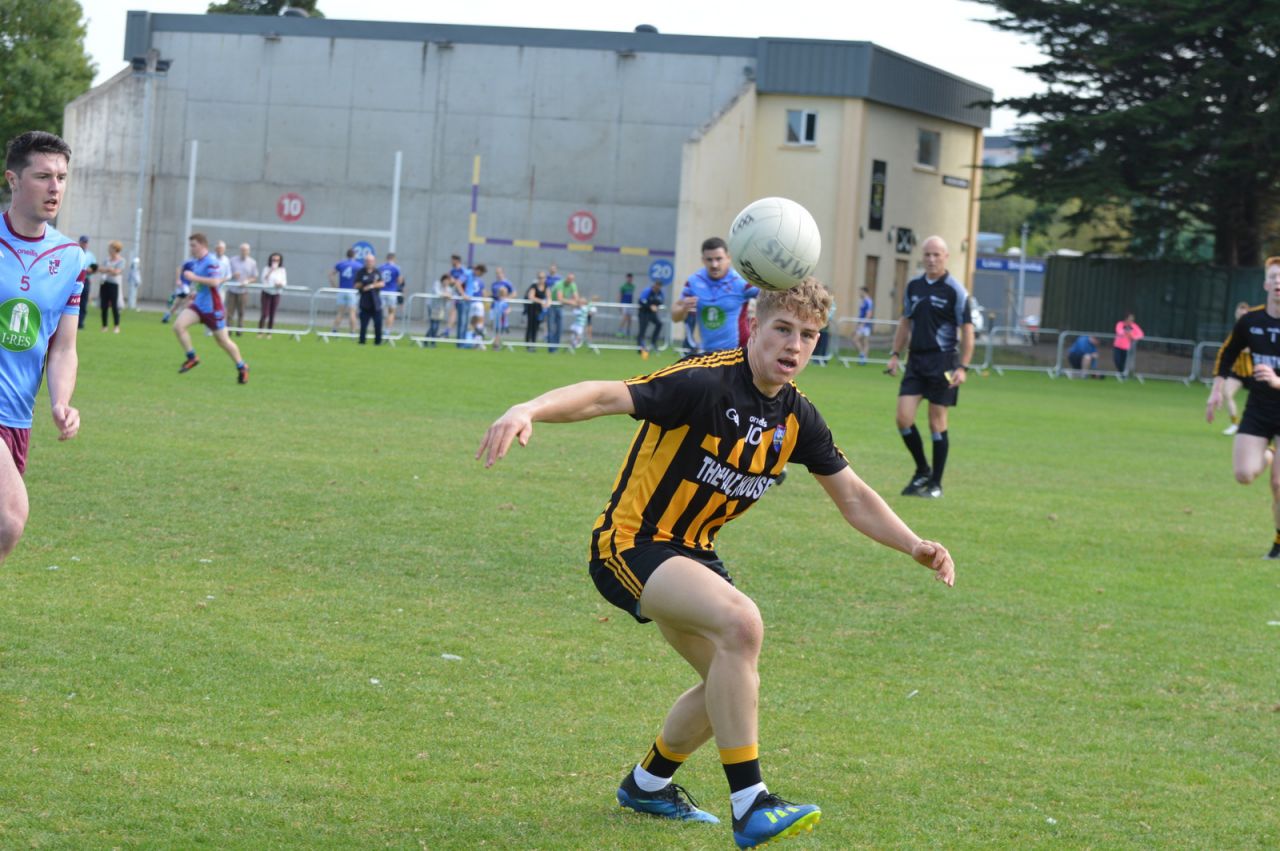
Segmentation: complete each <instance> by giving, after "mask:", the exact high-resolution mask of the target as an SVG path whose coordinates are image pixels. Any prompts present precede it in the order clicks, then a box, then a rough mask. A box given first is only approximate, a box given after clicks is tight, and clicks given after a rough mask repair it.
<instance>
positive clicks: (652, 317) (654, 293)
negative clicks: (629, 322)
mask: <svg viewBox="0 0 1280 851" xmlns="http://www.w3.org/2000/svg"><path fill="white" fill-rule="evenodd" d="M664 301H666V296H664V295H663V294H662V281H660V280H658V279H657V278H654V279H653V280H652V281H651V282H650V284H649V288H648V289H646V290H645V291H644V292H642V293H640V302H639V305H638V307H639V309H638V310H637V311H636V315H638V316H639V317H640V320H639V325H640V333H639V334H638V335H637V337H636V345H637V346H639V347H640V357H641V358H643V359H646V360H647V359H648V357H649V350H650V349H656V348H657V347H658V332H659V331H661V330H662V320H661V319H659V318H658V317H659V311H661V310H662V304H663V302H664ZM650 329H652V330H650ZM645 331H649V342H648V343H645V341H644V333H645Z"/></svg>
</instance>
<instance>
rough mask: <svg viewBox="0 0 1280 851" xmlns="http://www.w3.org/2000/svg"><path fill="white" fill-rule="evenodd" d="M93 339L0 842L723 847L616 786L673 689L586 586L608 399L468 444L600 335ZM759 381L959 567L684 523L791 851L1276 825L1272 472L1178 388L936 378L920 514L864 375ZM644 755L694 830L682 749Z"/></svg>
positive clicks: (23, 693) (13, 565) (12, 726)
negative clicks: (939, 417)
mask: <svg viewBox="0 0 1280 851" xmlns="http://www.w3.org/2000/svg"><path fill="white" fill-rule="evenodd" d="M96 324H97V322H96V317H95V319H94V320H92V321H91V322H90V325H91V328H90V329H89V330H88V331H86V332H84V333H83V334H82V337H81V344H80V352H81V361H82V364H81V373H80V378H81V380H80V388H79V390H78V391H77V394H76V404H77V405H78V407H79V408H80V409H81V411H82V415H83V422H84V425H83V428H82V432H81V435H80V437H79V438H77V439H76V440H74V441H72V442H70V443H66V444H60V443H58V441H57V440H56V439H55V434H54V431H53V428H52V426H51V424H50V421H49V417H48V405H47V401H46V399H45V398H44V397H43V395H42V397H41V399H40V401H39V402H38V406H37V420H36V427H35V430H34V433H33V437H32V450H31V459H30V467H29V469H28V473H27V483H28V487H29V490H30V493H31V503H32V511H31V520H30V523H29V525H28V527H27V532H26V536H25V538H24V539H23V541H22V542H21V543H20V544H19V547H18V549H17V551H16V552H15V553H14V554H13V555H12V556H11V557H10V559H9V561H8V562H7V563H6V564H4V565H3V567H2V568H0V762H2V764H3V769H2V770H0V847H3V848H70V849H85V848H117V847H118V848H184V849H185V848H217V849H264V848H356V849H364V848H467V849H469V848H478V847H492V848H521V849H535V848H536V849H561V848H579V849H598V848H624V849H631V848H681V849H703V848H707V849H715V848H728V847H732V838H731V834H730V831H729V829H728V827H727V825H721V826H718V827H716V826H706V825H685V824H667V823H662V822H658V821H656V820H650V819H645V818H643V817H640V816H636V815H634V814H630V813H626V812H623V811H622V810H620V809H619V808H618V807H617V805H616V803H615V801H614V797H613V796H614V789H615V787H616V785H617V782H618V780H619V779H620V778H621V777H622V775H623V773H624V772H625V771H626V770H627V769H628V767H629V766H630V765H631V764H633V763H634V762H635V760H637V759H638V758H639V757H640V756H641V755H642V754H643V751H644V750H645V748H647V746H648V745H649V743H650V741H651V740H652V738H653V736H654V734H655V733H656V732H657V730H658V728H659V724H660V722H661V718H662V715H663V713H664V711H665V709H666V707H667V706H668V704H669V703H670V701H671V700H672V699H674V697H675V696H676V695H677V694H678V693H679V692H680V691H681V690H683V689H684V688H686V687H688V686H690V685H692V684H693V682H694V679H693V674H692V672H691V671H690V670H688V669H687V668H686V667H684V665H683V663H682V662H680V661H679V660H678V659H677V657H676V656H675V654H674V653H673V652H671V651H670V650H668V649H667V648H666V646H665V645H664V644H663V643H662V641H661V639H660V637H659V636H658V634H657V632H656V630H654V629H653V628H652V627H640V626H638V625H636V624H635V623H634V622H632V621H631V619H630V618H628V617H627V616H625V615H624V614H623V613H622V612H620V611H618V610H616V609H614V608H612V607H611V606H609V605H608V604H607V603H605V602H604V601H603V600H602V599H600V598H599V596H598V595H597V594H596V591H595V589H594V587H593V586H592V585H591V583H590V580H589V579H588V578H587V576H586V571H585V560H586V548H587V537H588V531H589V529H590V526H591V524H592V521H593V520H594V518H595V516H596V513H597V512H598V511H599V509H600V507H601V505H602V503H603V500H604V498H605V497H606V495H607V493H608V491H609V488H610V485H611V483H612V481H613V477H614V475H615V473H616V470H617V464H618V462H619V460H620V458H621V454H622V452H623V450H624V448H625V446H626V444H627V442H628V441H629V439H630V436H631V434H632V432H633V429H634V425H633V424H632V423H631V422H630V421H629V420H627V419H625V418H613V419H607V420H597V421H593V422H589V423H582V424H577V425H571V426H554V425H543V426H540V427H539V428H538V430H537V431H536V432H535V435H534V439H533V443H532V444H531V445H530V447H529V448H527V449H525V450H518V451H514V452H513V453H512V455H511V456H509V457H508V458H507V459H506V461H504V462H503V463H502V464H500V465H499V466H498V467H497V468H495V469H493V470H489V471H485V470H483V469H482V468H481V467H480V465H479V464H477V463H476V462H474V461H473V460H472V456H473V453H474V451H475V447H476V445H477V443H478V440H479V438H480V435H481V434H482V433H483V431H484V429H485V427H486V426H487V425H488V423H489V422H490V421H492V420H493V419H494V418H495V417H496V416H497V415H498V414H500V413H501V412H502V411H503V410H504V409H505V408H506V407H507V406H508V405H509V404H511V403H513V402H515V401H519V400H521V399H523V398H526V397H528V396H531V395H533V394H535V393H537V392H541V391H542V390H545V389H548V388H550V387H552V386H555V385H558V384H562V383H567V382H569V381H573V380H578V379H583V378H606V377H618V378H621V377H626V376H628V375H631V374H634V373H636V372H639V371H641V366H642V363H641V362H640V361H639V360H637V359H636V358H635V357H634V355H630V354H626V353H611V354H606V355H602V356H594V355H590V354H578V355H576V356H564V355H561V356H556V357H550V356H548V355H547V354H545V353H539V354H536V355H530V354H525V353H523V352H521V353H507V352H504V353H492V352H475V351H457V350H453V349H447V348H438V349H433V350H425V351H424V350H419V349H417V348H414V347H411V346H404V345H402V346H400V347H398V348H394V349H391V348H385V347H384V348H382V349H374V348H373V347H365V348H361V347H357V346H354V345H352V344H350V343H342V344H339V343H334V344H331V345H323V344H321V343H319V342H316V341H315V340H305V341H303V342H301V343H295V342H292V341H289V340H286V339H276V340H267V341H262V340H258V339H256V338H253V337H249V336H246V337H244V338H241V342H242V345H243V347H244V351H245V354H246V356H247V358H248V359H249V362H250V364H251V366H252V368H253V373H252V382H251V383H250V384H249V385H248V386H246V387H240V386H237V385H236V383H235V376H234V372H233V370H232V367H231V365H230V363H229V362H228V361H227V360H226V359H225V357H224V356H223V355H222V354H221V352H219V351H218V350H217V349H216V348H215V346H214V345H213V344H212V341H210V340H208V339H207V338H198V340H199V342H198V347H199V350H200V354H201V356H202V357H203V359H204V363H203V365H201V366H200V367H199V368H198V369H196V370H195V371H194V372H192V373H190V374H188V375H182V376H179V375H178V374H177V367H178V364H179V363H180V361H181V359H182V356H181V352H180V351H179V347H178V345H177V344H176V342H175V341H174V340H173V337H172V334H171V333H170V332H169V329H168V327H167V326H162V325H160V324H159V322H158V320H157V318H156V316H155V315H154V314H133V313H130V314H128V316H127V317H126V325H125V333H123V334H122V335H120V336H118V337H117V336H114V335H104V334H100V333H98V332H97V330H96V328H94V327H92V326H96ZM665 362H667V361H666V360H662V359H656V360H653V361H649V362H648V364H647V365H648V366H650V367H654V366H657V365H660V364H663V363H665ZM800 385H801V387H802V388H803V389H804V390H805V392H806V393H807V394H808V395H809V396H810V397H811V398H812V399H813V400H814V401H815V402H816V404H817V405H818V406H819V408H820V409H821V410H822V411H823V413H824V415H825V416H826V418H827V420H828V422H829V423H830V424H831V426H832V429H833V431H834V432H835V434H836V437H837V440H838V442H839V443H840V445H841V447H842V448H843V449H844V450H845V452H846V453H847V454H848V456H849V457H850V459H851V461H852V463H853V465H854V468H855V470H857V472H858V473H859V474H860V475H861V476H862V477H863V478H864V479H866V480H867V481H868V482H870V483H871V484H872V485H873V486H875V487H876V488H877V489H878V490H880V491H881V492H882V493H884V494H886V495H887V496H888V499H889V502H890V503H891V504H892V505H893V506H894V507H895V508H896V509H897V510H898V511H899V512H900V513H901V514H902V516H903V517H904V518H905V519H906V520H907V521H908V522H909V523H910V524H911V525H912V526H913V527H914V528H915V529H916V531H917V532H919V533H921V534H923V535H926V536H928V537H935V538H937V539H939V540H941V541H943V542H944V543H946V544H947V545H948V546H949V547H950V548H951V551H952V553H953V554H954V556H955V559H956V562H957V564H958V567H959V570H958V581H957V584H956V587H955V588H954V589H950V590H948V589H946V588H944V587H943V586H941V585H940V584H939V583H936V582H933V581H932V580H931V578H930V576H929V574H928V573H927V572H926V571H925V570H924V569H922V568H919V567H917V566H915V565H914V564H913V563H912V562H911V561H910V560H909V559H907V558H906V557H905V556H902V555H899V554H897V553H894V552H890V551H888V550H885V549H883V548H880V547H877V546H876V545H874V544H872V543H870V542H869V541H867V540H865V539H863V538H861V537H860V536H859V535H858V534H857V533H856V532H854V531H853V530H852V529H850V528H849V527H848V526H846V525H845V524H844V523H843V521H842V520H841V519H840V517H839V515H838V513H837V512H836V511H835V509H834V507H833V506H831V505H830V503H829V502H828V501H827V500H826V498H825V496H824V495H823V494H822V492H821V490H820V488H819V487H818V486H817V485H816V483H814V482H813V480H812V479H811V478H809V477H808V476H807V475H806V474H805V473H804V472H803V470H802V469H799V468H796V469H794V470H793V474H792V476H791V477H790V478H789V479H788V480H787V483H786V484H785V485H784V486H783V487H781V488H779V489H776V490H774V491H771V492H770V494H769V495H768V496H767V497H766V498H765V499H764V500H763V501H762V502H761V504H760V505H758V506H757V507H756V508H755V509H754V510H753V511H751V512H750V513H748V514H747V515H746V516H745V517H744V518H743V519H742V520H740V521H738V522H736V523H735V524H733V525H732V526H731V527H729V528H728V529H727V530H726V531H725V532H724V533H723V535H722V536H721V538H720V540H721V554H722V556H723V558H724V559H725V561H726V563H727V564H728V565H729V567H730V569H731V570H733V572H734V575H735V577H736V579H737V581H738V584H739V586H740V587H741V588H742V589H743V590H745V591H746V592H747V593H748V594H750V595H751V596H752V597H753V598H754V599H755V600H756V601H757V602H758V603H759V605H760V608H761V610H762V612H763V614H764V618H765V624H766V639H765V649H764V654H763V658H762V663H761V676H762V689H761V717H762V721H761V753H762V763H763V767H764V773H765V778H766V781H768V782H769V783H770V786H771V788H773V789H774V790H775V791H777V792H778V793H779V794H782V795H783V796H784V797H788V798H791V799H792V800H797V801H802V802H811V801H812V802H816V803H818V804H820V805H821V806H822V808H823V813H824V818H823V821H822V824H821V825H820V826H819V827H818V829H817V831H816V832H815V833H814V834H813V835H812V837H806V838H801V839H797V840H792V841H791V842H790V847H794V848H828V849H849V848H924V847H930V848H1026V847H1033V846H1046V847H1063V848H1086V847H1087V848H1160V849H1165V848H1203V849H1221V848H1275V847H1277V846H1278V845H1280V800H1277V798H1278V795H1280V791H1278V790H1280V762H1278V759H1277V754H1278V753H1280V734H1278V733H1277V726H1278V725H1280V711H1278V710H1280V677H1278V676H1277V674H1278V673H1280V665H1278V664H1277V659H1278V654H1277V644H1278V643H1280V626H1277V625H1275V624H1274V623H1273V622H1275V621H1280V593H1278V592H1280V565H1277V564H1276V563H1273V562H1266V561H1263V560H1261V559H1260V558H1259V556H1260V555H1261V554H1262V553H1263V552H1265V550H1266V548H1267V547H1268V546H1269V544H1270V541H1271V534H1272V533H1271V520H1270V513H1269V498H1268V494H1267V489H1266V487H1265V485H1264V484H1261V483H1258V484H1255V485H1254V486H1252V487H1249V488H1242V487H1240V486H1238V485H1236V484H1235V483H1234V481H1233V480H1232V477H1231V473H1230V439H1229V438H1226V437H1223V436H1222V435H1221V434H1220V433H1219V432H1220V430H1221V423H1219V424H1218V425H1217V426H1213V427H1211V426H1207V425H1206V424H1205V423H1204V422H1203V416H1202V411H1203V402H1204V398H1205V395H1206V394H1205V393H1204V392H1203V391H1202V390H1201V389H1199V388H1195V389H1188V388H1186V387H1183V386H1182V385H1176V384H1152V383H1149V384H1146V385H1139V384H1137V383H1134V382H1129V383H1126V384H1124V385H1120V384H1117V383H1116V382H1114V381H1107V382H1095V381H1089V382H1082V381H1074V382H1069V381H1066V380H1062V379H1060V380H1056V381H1051V380H1049V379H1048V378H1046V377H1044V376H1040V375H1006V376H1004V377H994V376H993V377H988V378H981V377H978V376H975V377H974V378H972V379H971V380H970V382H969V384H967V385H966V387H965V389H964V391H963V394H962V397H963V398H962V404H961V406H960V407H959V408H958V409H957V410H956V411H955V412H954V416H953V420H952V430H951V434H952V447H953V448H952V454H951V463H950V465H949V469H948V472H947V480H946V488H947V495H946V497H945V499H943V500H941V501H939V502H930V501H925V500H911V499H907V498H903V497H899V496H897V493H898V491H899V489H900V488H901V487H902V485H903V484H904V483H905V481H906V479H907V478H908V473H909V472H910V469H909V468H910V464H909V460H908V457H907V454H906V451H905V450H904V449H903V447H902V443H901V441H900V439H899V438H898V436H897V433H896V430H895V429H894V426H893V422H892V410H893V404H894V397H895V394H896V384H895V382H894V381H892V380H891V379H889V378H887V377H885V376H883V375H882V374H881V373H880V371H879V369H878V368H870V367H868V368H861V369H858V368H855V369H844V368H841V367H838V366H837V367H830V368H825V369H824V368H820V367H816V366H815V367H810V369H809V371H808V372H806V373H805V374H804V375H803V376H801V380H800ZM446 654H448V655H449V656H456V657H461V658H460V659H451V658H446ZM677 779H678V780H679V781H680V782H681V783H682V784H683V785H685V786H686V787H688V788H689V789H690V790H691V791H692V792H693V793H694V794H695V796H697V797H698V798H699V800H700V801H701V803H702V804H703V805H704V806H706V807H707V808H708V809H710V810H711V811H712V812H715V813H716V814H718V815H720V816H721V817H722V818H724V817H725V816H726V815H727V813H728V800H727V790H726V787H725V783H724V778H723V774H722V772H721V770H720V767H719V765H718V762H717V760H716V755H715V751H714V749H713V748H705V749H704V750H703V751H702V752H699V753H698V754H697V755H695V756H694V757H693V758H692V759H691V760H690V761H689V763H688V764H687V765H686V766H685V767H684V768H683V769H681V772H680V774H679V775H678V776H677Z"/></svg>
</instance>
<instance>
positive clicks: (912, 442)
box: [898, 423, 929, 476]
mask: <svg viewBox="0 0 1280 851" xmlns="http://www.w3.org/2000/svg"><path fill="white" fill-rule="evenodd" d="M898 433H899V434H901V435H902V442H903V443H905V444H906V445H907V451H908V452H910V453H911V457H912V458H913V459H915V462H916V475H917V476H927V475H928V474H929V462H928V460H927V459H926V458H925V457H924V441H923V440H922V439H921V438H920V429H918V428H916V426H915V423H912V424H911V428H903V429H898Z"/></svg>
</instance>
